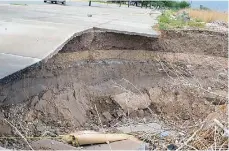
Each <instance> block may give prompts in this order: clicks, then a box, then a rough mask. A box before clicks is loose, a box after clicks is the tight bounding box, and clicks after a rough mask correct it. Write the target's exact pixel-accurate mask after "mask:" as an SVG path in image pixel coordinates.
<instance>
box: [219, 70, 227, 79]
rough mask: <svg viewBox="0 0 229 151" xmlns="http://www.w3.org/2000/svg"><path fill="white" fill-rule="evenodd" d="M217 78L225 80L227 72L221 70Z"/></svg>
mask: <svg viewBox="0 0 229 151" xmlns="http://www.w3.org/2000/svg"><path fill="white" fill-rule="evenodd" d="M218 77H219V79H221V80H226V79H227V78H228V75H227V73H224V72H221V73H219V74H218Z"/></svg>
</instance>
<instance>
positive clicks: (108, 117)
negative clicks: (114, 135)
mask: <svg viewBox="0 0 229 151" xmlns="http://www.w3.org/2000/svg"><path fill="white" fill-rule="evenodd" d="M102 114H103V116H104V117H105V118H106V119H107V120H109V121H111V120H112V116H111V114H110V113H109V112H103V113H102Z"/></svg>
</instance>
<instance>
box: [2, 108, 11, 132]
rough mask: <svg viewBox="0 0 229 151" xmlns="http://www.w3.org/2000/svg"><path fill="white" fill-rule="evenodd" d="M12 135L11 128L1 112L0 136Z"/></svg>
mask: <svg viewBox="0 0 229 151" xmlns="http://www.w3.org/2000/svg"><path fill="white" fill-rule="evenodd" d="M10 134H12V132H11V127H10V125H9V124H7V123H6V122H5V121H4V115H3V113H2V112H0V136H2V135H10Z"/></svg>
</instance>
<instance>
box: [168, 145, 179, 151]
mask: <svg viewBox="0 0 229 151" xmlns="http://www.w3.org/2000/svg"><path fill="white" fill-rule="evenodd" d="M167 149H168V150H176V149H177V146H176V145H174V144H169V145H168V146H167Z"/></svg>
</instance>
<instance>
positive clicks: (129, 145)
mask: <svg viewBox="0 0 229 151" xmlns="http://www.w3.org/2000/svg"><path fill="white" fill-rule="evenodd" d="M110 149H111V150H141V151H145V150H149V145H148V144H147V143H144V142H142V141H133V140H123V141H117V142H113V143H110V144H98V145H92V146H86V147H84V148H83V150H110Z"/></svg>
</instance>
